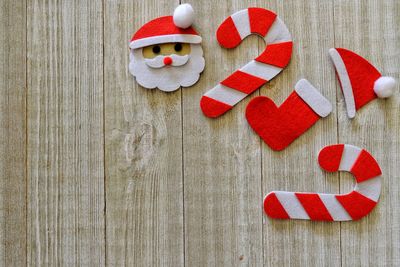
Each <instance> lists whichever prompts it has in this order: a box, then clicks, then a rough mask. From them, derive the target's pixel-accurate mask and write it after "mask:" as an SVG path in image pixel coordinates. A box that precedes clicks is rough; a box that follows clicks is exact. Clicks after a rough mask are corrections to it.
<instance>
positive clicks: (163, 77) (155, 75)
mask: <svg viewBox="0 0 400 267" xmlns="http://www.w3.org/2000/svg"><path fill="white" fill-rule="evenodd" d="M190 47H191V48H190V49H191V52H190V55H189V60H188V62H187V63H186V64H184V65H182V66H179V67H174V66H165V67H162V68H152V67H149V66H148V65H147V63H146V60H145V58H144V57H143V53H142V49H133V50H131V55H130V63H129V71H130V73H131V74H132V75H133V76H135V78H136V81H137V82H138V83H139V84H140V85H141V86H143V87H145V88H148V89H153V88H156V87H157V88H159V89H160V90H162V91H165V92H171V91H175V90H177V89H178V88H180V87H181V86H183V87H189V86H191V85H193V84H195V83H196V82H197V81H198V80H199V78H200V73H201V72H202V71H203V70H204V66H205V61H204V57H203V49H202V48H201V45H200V44H191V46H190Z"/></svg>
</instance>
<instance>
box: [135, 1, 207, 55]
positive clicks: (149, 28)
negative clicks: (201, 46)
mask: <svg viewBox="0 0 400 267" xmlns="http://www.w3.org/2000/svg"><path fill="white" fill-rule="evenodd" d="M193 20H194V12H193V8H192V6H191V5H189V4H182V5H179V6H178V7H177V8H176V9H175V11H174V15H173V16H165V17H159V18H156V19H154V20H152V21H149V22H148V23H146V24H145V25H143V26H142V27H141V28H140V29H139V30H138V31H137V32H136V33H135V34H134V35H133V37H132V39H131V40H130V44H129V47H130V48H131V49H136V48H141V47H144V46H149V45H153V44H162V43H176V42H179V43H192V44H198V43H201V37H200V36H199V35H198V33H197V32H196V31H195V30H194V29H193V27H191V25H192V23H193Z"/></svg>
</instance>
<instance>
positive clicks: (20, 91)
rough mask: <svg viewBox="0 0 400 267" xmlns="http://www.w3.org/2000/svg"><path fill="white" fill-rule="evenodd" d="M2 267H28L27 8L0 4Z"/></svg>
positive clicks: (0, 255)
mask: <svg viewBox="0 0 400 267" xmlns="http://www.w3.org/2000/svg"><path fill="white" fill-rule="evenodd" d="M0 21H1V25H0V33H1V34H0V140H1V142H0V151H1V155H0V265H1V266H23V265H25V264H26V153H25V150H26V105H25V100H26V77H25V75H26V50H25V48H26V5H25V1H12V0H9V1H1V2H0Z"/></svg>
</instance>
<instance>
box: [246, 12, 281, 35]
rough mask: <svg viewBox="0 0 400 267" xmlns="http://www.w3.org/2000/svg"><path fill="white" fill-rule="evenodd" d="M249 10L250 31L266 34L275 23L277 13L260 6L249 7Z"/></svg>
mask: <svg viewBox="0 0 400 267" xmlns="http://www.w3.org/2000/svg"><path fill="white" fill-rule="evenodd" d="M248 12H249V21H250V31H251V32H252V33H257V34H260V35H261V36H265V35H266V34H267V32H268V30H269V28H270V27H271V25H272V24H273V23H274V21H275V18H276V14H275V13H273V12H271V11H269V10H266V9H264V8H259V7H250V8H249V9H248Z"/></svg>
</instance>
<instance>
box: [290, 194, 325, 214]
mask: <svg viewBox="0 0 400 267" xmlns="http://www.w3.org/2000/svg"><path fill="white" fill-rule="evenodd" d="M295 195H296V197H297V199H298V200H299V201H300V203H301V205H302V206H303V208H304V209H305V210H306V212H307V214H308V216H310V219H311V220H313V221H333V218H332V216H331V215H330V213H329V211H328V210H327V209H326V207H325V204H324V203H323V202H322V200H321V198H320V197H319V195H318V194H315V193H295Z"/></svg>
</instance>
